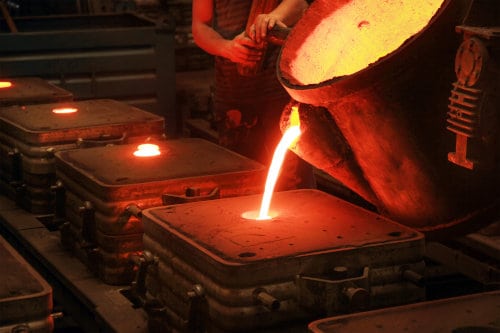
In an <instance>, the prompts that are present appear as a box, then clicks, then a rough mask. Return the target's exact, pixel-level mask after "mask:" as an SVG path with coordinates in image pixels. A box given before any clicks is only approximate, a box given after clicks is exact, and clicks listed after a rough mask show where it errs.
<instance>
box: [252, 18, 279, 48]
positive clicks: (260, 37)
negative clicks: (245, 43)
mask: <svg viewBox="0 0 500 333" xmlns="http://www.w3.org/2000/svg"><path fill="white" fill-rule="evenodd" d="M275 25H277V26H280V27H283V28H286V27H287V26H286V25H285V24H284V23H283V22H281V21H280V20H279V19H278V18H277V17H276V16H273V15H270V14H259V15H257V17H256V18H255V21H254V23H253V25H252V26H251V27H250V33H249V35H250V38H252V39H253V40H254V41H255V42H256V43H257V44H261V43H262V42H264V40H265V38H266V36H267V32H268V31H269V30H271V29H272V28H273V27H274V26H275Z"/></svg>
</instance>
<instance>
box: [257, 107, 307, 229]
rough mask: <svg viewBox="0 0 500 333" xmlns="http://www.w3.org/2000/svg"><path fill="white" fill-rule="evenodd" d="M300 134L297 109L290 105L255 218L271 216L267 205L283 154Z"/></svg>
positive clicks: (283, 157) (266, 218) (265, 218)
mask: <svg viewBox="0 0 500 333" xmlns="http://www.w3.org/2000/svg"><path fill="white" fill-rule="evenodd" d="M300 134H301V131H300V121H299V111H298V107H297V106H294V107H292V112H291V114H290V127H288V129H287V130H286V131H285V133H284V134H283V137H282V138H281V141H280V142H279V144H278V146H277V147H276V150H275V151H274V155H273V160H272V162H271V166H270V167H269V171H268V173H267V179H266V186H265V188H264V195H263V197H262V203H261V206H260V211H259V216H258V217H257V220H269V219H271V216H269V207H270V206H271V199H272V196H273V192H274V187H275V186H276V181H277V180H278V176H279V173H280V171H281V166H282V164H283V160H284V159H285V154H286V152H287V150H288V147H290V146H291V145H292V144H294V143H295V141H296V140H297V138H298V137H299V135H300Z"/></svg>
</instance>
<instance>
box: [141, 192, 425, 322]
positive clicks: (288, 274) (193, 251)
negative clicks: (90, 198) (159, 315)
mask: <svg viewBox="0 0 500 333" xmlns="http://www.w3.org/2000/svg"><path fill="white" fill-rule="evenodd" d="M260 200H261V196H260V195H252V196H243V197H237V198H225V199H219V200H212V201H205V202H198V203H187V204H182V205H171V206H165V207H157V208H150V209H146V210H145V211H143V223H144V229H145V233H144V247H145V251H148V252H150V253H151V254H152V255H154V256H157V257H158V262H159V263H158V264H157V265H156V266H153V267H150V268H149V275H148V278H147V280H146V283H147V287H148V291H149V293H150V294H151V295H153V297H155V298H156V299H157V301H159V302H160V303H161V304H163V306H164V307H165V308H166V309H165V311H164V316H165V318H166V320H167V321H168V322H170V323H171V325H174V326H178V327H180V328H181V330H186V329H187V326H189V325H190V324H192V323H193V320H195V319H192V318H191V319H190V317H189V313H190V311H191V309H192V300H190V299H189V298H188V294H189V291H190V290H191V288H194V286H198V285H199V286H200V287H198V288H201V290H203V295H201V296H200V297H199V298H198V301H200V302H204V304H205V305H204V306H203V311H204V312H202V313H204V314H205V317H203V318H201V317H197V318H196V320H195V321H200V322H202V323H203V325H206V327H208V328H209V329H212V330H221V331H241V330H247V329H262V328H265V327H270V326H273V325H277V324H282V325H285V326H286V324H287V323H289V322H291V321H294V320H299V321H303V320H305V319H307V318H309V319H310V318H312V317H314V316H316V318H317V316H318V315H320V314H326V313H339V312H340V313H342V312H345V311H357V310H360V309H362V308H366V307H371V308H376V307H379V306H383V305H388V304H387V302H388V303H392V305H394V304H401V303H402V302H403V303H405V302H411V301H416V300H421V299H422V298H423V297H424V291H423V288H422V287H421V286H418V284H416V283H413V282H410V279H405V278H404V277H403V275H404V274H403V272H404V271H405V270H412V271H415V272H419V273H422V271H423V269H424V265H423V263H422V256H423V235H422V234H420V233H418V232H415V231H414V230H412V229H410V228H407V227H405V226H402V225H399V224H396V223H394V222H392V221H390V220H388V219H386V218H383V217H381V216H380V215H377V214H374V213H371V212H369V211H365V210H362V209H360V208H359V207H357V206H354V205H352V204H350V203H347V202H345V201H343V200H340V199H338V198H336V197H333V196H331V195H328V194H326V193H324V192H320V191H317V190H294V191H285V192H277V193H275V197H274V199H273V201H272V204H271V212H272V213H273V214H277V215H276V217H274V218H273V219H272V220H268V221H256V220H252V219H247V218H244V217H242V214H243V213H245V212H249V211H254V210H258V208H259V205H260ZM261 293H263V294H261ZM389 295H391V296H389ZM255 318H259V320H258V321H255ZM190 320H191V322H190ZM186 325H187V326H186ZM282 327H283V326H282Z"/></svg>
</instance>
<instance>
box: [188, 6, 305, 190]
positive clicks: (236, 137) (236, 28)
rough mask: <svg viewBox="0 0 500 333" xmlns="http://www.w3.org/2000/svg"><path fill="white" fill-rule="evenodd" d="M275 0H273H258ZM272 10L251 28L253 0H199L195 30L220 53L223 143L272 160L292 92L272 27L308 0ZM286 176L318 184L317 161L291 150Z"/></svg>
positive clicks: (292, 17) (294, 16) (286, 182)
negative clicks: (280, 70)
mask: <svg viewBox="0 0 500 333" xmlns="http://www.w3.org/2000/svg"><path fill="white" fill-rule="evenodd" d="M254 1H269V0H254ZM270 1H274V2H278V4H277V6H276V7H275V8H274V9H273V10H272V11H271V12H269V13H268V14H260V15H258V16H256V18H255V20H254V22H253V24H252V22H249V24H251V27H250V25H249V27H250V28H249V29H248V30H247V31H250V32H249V34H246V33H245V28H246V27H247V21H248V18H249V15H250V12H251V7H252V1H249V0H193V17H192V32H193V37H194V41H195V42H196V44H197V45H198V46H199V47H200V48H202V49H203V50H205V51H206V52H207V53H210V54H212V55H214V56H215V87H214V88H215V89H214V96H213V102H214V113H215V122H216V124H217V130H218V134H219V144H220V145H222V146H224V147H226V148H228V149H231V150H233V151H236V152H238V153H240V154H242V155H244V156H247V157H249V158H251V159H254V160H256V161H259V162H261V163H263V164H264V165H266V166H269V165H270V163H271V159H272V155H273V153H274V150H275V148H276V145H277V144H278V142H279V140H280V139H281V131H280V129H279V120H280V116H281V113H282V111H283V109H284V107H285V105H287V104H288V103H289V102H290V96H289V95H288V93H287V92H286V91H285V89H284V88H283V87H282V85H281V84H280V83H279V81H278V79H277V75H276V61H277V56H278V53H279V46H277V45H272V44H271V43H268V44H267V45H266V47H265V49H263V45H264V43H263V42H264V40H265V37H266V35H267V33H268V31H269V30H270V29H271V28H272V27H274V26H275V25H276V26H280V27H290V26H293V25H294V24H295V23H296V22H297V21H298V20H299V18H300V17H301V16H302V14H303V12H304V11H305V10H306V9H307V6H308V2H307V1H306V0H282V1H275V0H270ZM259 61H261V65H260V68H259V70H258V71H257V73H256V74H253V75H247V74H244V75H242V74H241V73H242V72H241V70H240V71H239V70H238V67H240V69H241V67H242V66H245V65H246V66H252V65H255V64H256V63H257V62H259ZM282 170H283V171H282V173H281V176H280V182H281V185H278V189H280V188H283V186H286V187H298V188H304V187H312V186H313V184H314V180H313V179H314V178H313V176H312V175H313V173H312V167H311V166H310V165H309V164H307V163H306V162H304V161H303V160H301V159H300V158H299V157H298V156H296V155H295V154H293V153H292V152H289V153H287V157H286V160H285V164H284V165H283V169H282Z"/></svg>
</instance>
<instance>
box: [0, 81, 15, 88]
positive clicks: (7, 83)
mask: <svg viewBox="0 0 500 333" xmlns="http://www.w3.org/2000/svg"><path fill="white" fill-rule="evenodd" d="M10 87H12V82H10V81H0V89H2V88H10Z"/></svg>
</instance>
